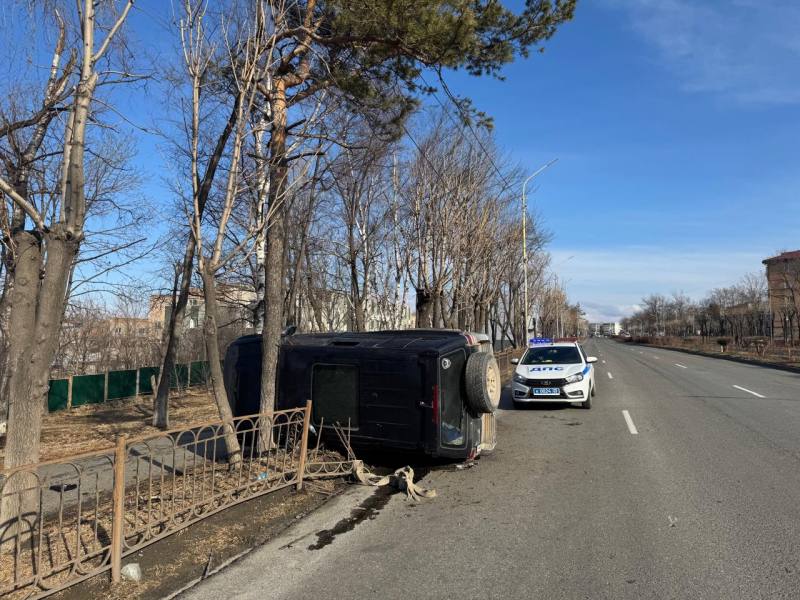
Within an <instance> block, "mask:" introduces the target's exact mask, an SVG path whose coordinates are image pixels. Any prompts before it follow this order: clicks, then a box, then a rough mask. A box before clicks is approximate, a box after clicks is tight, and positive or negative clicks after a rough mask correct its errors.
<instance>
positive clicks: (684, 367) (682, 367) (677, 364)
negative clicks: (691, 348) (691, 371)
mask: <svg viewBox="0 0 800 600" xmlns="http://www.w3.org/2000/svg"><path fill="white" fill-rule="evenodd" d="M675 366H676V367H680V368H681V369H688V368H689V367H687V366H686V365H682V364H680V363H675Z"/></svg>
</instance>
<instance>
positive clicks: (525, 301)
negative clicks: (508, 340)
mask: <svg viewBox="0 0 800 600" xmlns="http://www.w3.org/2000/svg"><path fill="white" fill-rule="evenodd" d="M557 160H558V159H557V158H554V159H553V160H551V161H550V162H549V163H547V164H545V165H543V166H541V167H539V168H538V169H537V170H536V171H534V172H533V173H531V174H530V175H529V176H528V178H527V179H526V180H525V181H524V182H523V183H522V285H523V293H522V296H523V297H522V302H523V305H522V319H523V321H524V324H523V336H524V337H525V340H524V342H525V345H526V346H527V345H528V325H529V323H528V230H527V224H528V202H527V200H526V199H525V188H526V186H527V185H528V182H529V181H530V180H531V179H533V178H534V177H536V176H537V175H539V174H540V173H542V172H543V171H544V170H545V169H547V168H548V167H550V166H551V165H553V164H554V163H555V162H556V161H557Z"/></svg>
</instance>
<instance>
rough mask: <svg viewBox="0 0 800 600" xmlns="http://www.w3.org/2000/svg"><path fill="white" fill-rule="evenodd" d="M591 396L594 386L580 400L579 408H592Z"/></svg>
mask: <svg viewBox="0 0 800 600" xmlns="http://www.w3.org/2000/svg"><path fill="white" fill-rule="evenodd" d="M592 396H594V388H592V389H591V390H590V391H589V396H588V397H587V398H586V400H584V401H583V402H581V408H585V409H587V410H588V409H590V408H592Z"/></svg>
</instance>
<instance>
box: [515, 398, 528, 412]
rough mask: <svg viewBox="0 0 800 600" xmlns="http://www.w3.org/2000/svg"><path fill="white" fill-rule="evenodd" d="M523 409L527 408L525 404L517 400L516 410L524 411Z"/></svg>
mask: <svg viewBox="0 0 800 600" xmlns="http://www.w3.org/2000/svg"><path fill="white" fill-rule="evenodd" d="M523 408H525V403H524V402H518V401H517V400H514V410H522V409H523Z"/></svg>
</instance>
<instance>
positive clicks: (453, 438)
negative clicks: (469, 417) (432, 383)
mask: <svg viewBox="0 0 800 600" xmlns="http://www.w3.org/2000/svg"><path fill="white" fill-rule="evenodd" d="M466 362H467V356H466V354H465V352H464V351H463V350H456V351H455V352H452V353H450V354H448V355H447V356H445V357H442V358H441V359H439V400H440V407H439V410H440V413H439V414H440V416H441V426H440V430H439V431H440V436H441V444H442V446H450V447H463V446H464V445H465V444H466V441H467V436H466V433H467V423H466V415H465V414H464V401H463V398H464V394H465V392H464V376H463V373H464V365H465V363H466Z"/></svg>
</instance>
